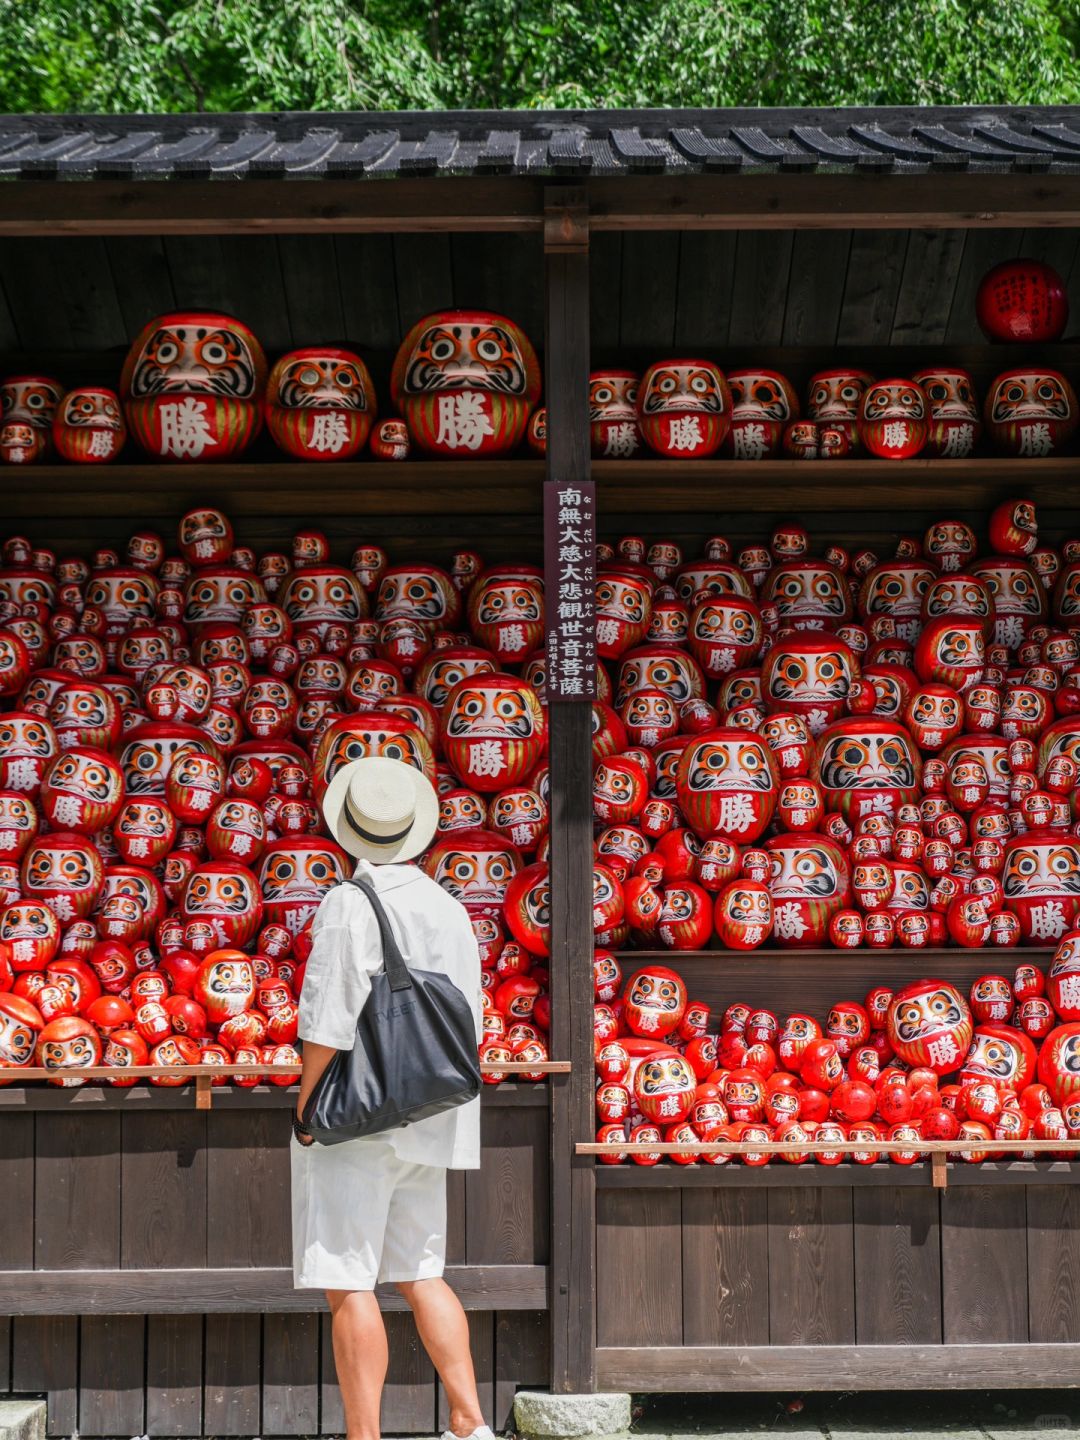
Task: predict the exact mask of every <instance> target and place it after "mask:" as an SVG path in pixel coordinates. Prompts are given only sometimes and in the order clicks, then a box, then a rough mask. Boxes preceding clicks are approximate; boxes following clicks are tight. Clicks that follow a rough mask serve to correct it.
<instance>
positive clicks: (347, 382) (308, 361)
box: [266, 345, 376, 460]
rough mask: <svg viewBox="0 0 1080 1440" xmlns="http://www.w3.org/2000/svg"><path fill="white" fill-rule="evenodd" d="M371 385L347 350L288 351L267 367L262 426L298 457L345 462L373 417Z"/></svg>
mask: <svg viewBox="0 0 1080 1440" xmlns="http://www.w3.org/2000/svg"><path fill="white" fill-rule="evenodd" d="M375 413H376V406H375V387H374V386H373V384H372V383H371V376H370V374H369V373H368V368H367V366H366V365H365V364H364V362H363V360H361V359H360V356H359V355H354V354H353V353H352V351H351V350H336V349H333V348H331V347H330V346H321V345H320V346H315V347H313V348H311V349H307V350H290V351H289V353H288V354H287V355H283V356H282V357H281V359H280V360H279V361H278V362H277V364H276V365H275V366H274V368H273V369H272V370H271V371H270V379H269V380H268V381H267V385H266V425H267V429H268V430H269V431H270V434H271V435H272V436H273V438H274V442H275V444H277V445H278V446H279V447H280V448H281V449H282V450H285V451H286V452H287V453H288V454H290V455H295V456H296V458H297V459H298V460H350V459H351V458H352V457H353V456H354V455H355V454H356V453H357V452H358V451H359V450H361V449H363V446H364V442H365V441H366V440H367V438H368V434H369V432H370V430H371V427H372V424H373V423H374V421H375Z"/></svg>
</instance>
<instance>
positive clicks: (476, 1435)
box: [441, 1425, 495, 1440]
mask: <svg viewBox="0 0 1080 1440" xmlns="http://www.w3.org/2000/svg"><path fill="white" fill-rule="evenodd" d="M441 1440H495V1435H494V1432H493V1431H492V1429H491V1426H490V1425H479V1426H477V1428H476V1429H475V1430H474V1431H473V1432H472V1434H471V1435H455V1434H454V1432H453V1430H444V1431H443V1433H442V1437H441Z"/></svg>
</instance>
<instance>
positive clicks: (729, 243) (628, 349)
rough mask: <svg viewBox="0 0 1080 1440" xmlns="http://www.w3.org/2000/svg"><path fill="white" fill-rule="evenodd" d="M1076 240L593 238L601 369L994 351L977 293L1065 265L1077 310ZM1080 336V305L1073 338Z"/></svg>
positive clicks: (880, 235) (1035, 235)
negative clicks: (962, 348)
mask: <svg viewBox="0 0 1080 1440" xmlns="http://www.w3.org/2000/svg"><path fill="white" fill-rule="evenodd" d="M1078 238H1080V235H1078V232H1077V231H1076V230H911V231H907V230H831V231H828V230H827V231H820V230H813V231H810V230H807V231H801V232H795V231H791V230H762V231H756V230H743V231H737V232H736V231H693V230H687V231H681V232H678V231H666V232H665V231H636V232H628V233H625V234H618V233H615V232H607V231H605V232H601V233H599V234H596V235H593V237H592V242H591V246H590V254H591V264H592V311H591V313H592V348H593V358H594V361H599V360H603V361H605V362H606V363H610V362H612V361H614V360H616V359H618V358H619V357H620V356H622V357H626V356H627V355H631V354H636V355H637V356H638V358H640V359H644V360H646V361H647V360H649V359H660V358H662V357H663V356H664V355H674V354H686V353H691V354H692V353H694V352H695V351H704V352H705V353H706V354H708V355H715V354H722V355H724V356H731V357H733V358H738V359H740V360H741V361H742V362H743V363H749V362H751V361H753V360H754V359H755V358H758V357H759V356H760V352H761V351H763V350H770V349H775V348H777V347H780V346H784V347H809V348H814V349H819V350H831V349H833V348H836V347H841V348H842V347H847V346H880V345H926V346H934V345H942V344H948V345H971V344H982V343H984V340H983V336H982V334H981V332H980V330H979V328H978V325H977V323H976V320H975V304H974V301H975V291H976V288H977V287H978V283H979V280H980V279H981V278H982V276H983V275H984V274H985V272H986V271H987V270H988V269H989V268H990V267H991V266H992V265H995V264H997V263H998V262H999V261H1001V260H1006V259H1009V258H1011V257H1014V256H1017V255H1024V256H1031V257H1032V258H1035V259H1039V260H1044V261H1046V262H1047V263H1049V264H1051V265H1053V266H1054V268H1055V269H1056V270H1057V271H1058V272H1059V273H1060V274H1061V275H1062V277H1063V278H1064V280H1065V281H1066V283H1067V284H1068V287H1069V290H1070V292H1071V293H1072V294H1073V295H1074V298H1075V299H1077V300H1080V294H1078V293H1077V292H1078V289H1080V262H1078V251H1077V242H1078ZM1077 335H1080V304H1074V306H1073V313H1072V317H1071V319H1070V321H1069V328H1068V330H1067V331H1066V335H1065V338H1066V339H1073V338H1075V337H1076V336H1077Z"/></svg>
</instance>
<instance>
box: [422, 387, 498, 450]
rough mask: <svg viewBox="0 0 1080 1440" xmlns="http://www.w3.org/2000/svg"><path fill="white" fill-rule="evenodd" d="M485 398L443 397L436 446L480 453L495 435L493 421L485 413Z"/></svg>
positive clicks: (440, 405)
mask: <svg viewBox="0 0 1080 1440" xmlns="http://www.w3.org/2000/svg"><path fill="white" fill-rule="evenodd" d="M484 399H485V397H484V396H483V395H476V394H469V393H466V394H464V395H440V396H439V432H438V435H437V436H436V444H438V445H446V446H447V447H448V448H449V449H451V450H457V449H458V448H459V447H461V448H462V449H465V450H479V449H480V446H481V445H482V444H483V443H484V439H485V437H486V436H488V435H494V434H495V427H494V426H493V425H492V423H491V418H490V416H489V415H487V414H486V413H485V410H484Z"/></svg>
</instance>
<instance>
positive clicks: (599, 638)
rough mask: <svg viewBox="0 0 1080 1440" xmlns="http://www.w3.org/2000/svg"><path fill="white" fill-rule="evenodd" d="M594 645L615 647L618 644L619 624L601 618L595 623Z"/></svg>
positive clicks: (615, 621)
mask: <svg viewBox="0 0 1080 1440" xmlns="http://www.w3.org/2000/svg"><path fill="white" fill-rule="evenodd" d="M596 643H597V644H598V645H617V644H618V643H619V622H618V621H617V620H609V619H607V618H606V617H605V616H601V618H600V619H599V620H597V622H596Z"/></svg>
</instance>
